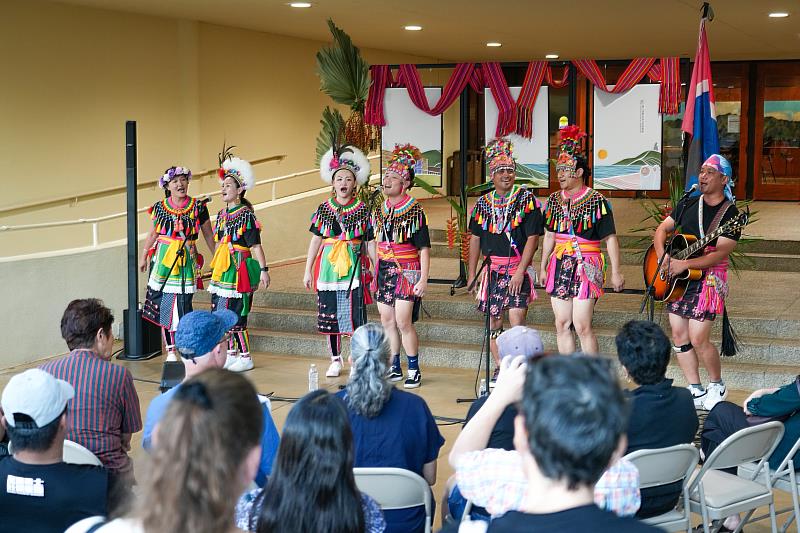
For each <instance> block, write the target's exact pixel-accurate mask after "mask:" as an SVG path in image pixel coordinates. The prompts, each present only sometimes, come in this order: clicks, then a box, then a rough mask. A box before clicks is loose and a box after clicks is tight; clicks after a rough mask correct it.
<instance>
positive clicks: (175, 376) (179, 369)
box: [158, 361, 186, 393]
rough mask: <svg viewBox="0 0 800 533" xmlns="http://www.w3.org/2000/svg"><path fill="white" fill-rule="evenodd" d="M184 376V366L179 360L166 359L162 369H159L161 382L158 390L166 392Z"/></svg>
mask: <svg viewBox="0 0 800 533" xmlns="http://www.w3.org/2000/svg"><path fill="white" fill-rule="evenodd" d="M185 376H186V367H184V366H183V363H182V362H180V361H166V362H165V363H164V369H163V370H162V371H161V384H160V385H159V387H158V388H159V390H161V392H162V393H164V392H167V391H168V390H169V389H171V388H172V387H174V386H176V385H177V384H178V383H180V382H181V381H183V378H184V377H185Z"/></svg>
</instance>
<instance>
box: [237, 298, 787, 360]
mask: <svg viewBox="0 0 800 533" xmlns="http://www.w3.org/2000/svg"><path fill="white" fill-rule="evenodd" d="M367 318H368V320H370V321H375V322H378V321H379V320H380V318H379V316H378V313H377V311H376V309H375V308H374V307H372V308H371V309H369V310H368V317H367ZM248 321H249V325H250V326H251V327H254V328H261V329H269V330H271V331H273V332H284V333H311V332H315V331H316V327H317V316H316V311H315V310H298V309H286V308H280V309H278V308H269V307H254V308H253V309H252V311H251V313H250V316H249V319H248ZM527 323H528V325H529V326H530V327H533V328H536V329H537V330H538V331H539V333H540V334H541V336H542V342H543V343H544V346H545V348H546V349H548V350H553V351H555V350H556V346H557V343H556V333H555V327H554V325H553V321H552V319H550V320H549V321H547V322H537V321H535V320H533V319H531V317H529V318H528V321H527ZM416 326H417V334H418V335H419V339H420V344H421V345H422V347H423V351H426V350H427V347H428V346H430V345H432V344H435V343H437V342H441V341H446V342H448V343H449V344H452V343H453V342H455V343H458V344H464V345H469V346H473V347H478V348H479V347H480V346H481V345H482V343H483V335H484V323H483V321H482V320H481V319H480V315H479V314H477V313H474V314H473V315H472V317H471V318H470V319H463V318H459V319H455V318H447V319H445V318H439V319H436V318H427V317H424V318H422V319H421V320H420V321H419V322H417V324H416ZM618 329H619V327H618V326H617V327H598V326H595V334H596V335H597V341H598V346H599V349H600V351H601V352H602V353H606V354H610V355H615V354H616V352H617V350H616V345H615V343H614V337H615V335H616V333H617V331H618ZM451 340H452V341H451ZM713 340H715V341H716V343H717V344H719V339H718V338H714V339H713ZM739 341H740V342H739V353H738V354H737V355H736V357H735V360H736V361H737V362H747V363H753V364H766V365H786V364H791V363H792V362H796V361H800V346H798V345H797V342H796V341H795V340H793V339H764V338H760V337H747V336H742V335H740V336H739Z"/></svg>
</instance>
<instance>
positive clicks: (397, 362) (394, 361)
mask: <svg viewBox="0 0 800 533" xmlns="http://www.w3.org/2000/svg"><path fill="white" fill-rule="evenodd" d="M392 368H393V369H396V370H399V369H400V354H399V353H396V354H394V355H393V356H392Z"/></svg>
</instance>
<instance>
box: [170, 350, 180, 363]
mask: <svg viewBox="0 0 800 533" xmlns="http://www.w3.org/2000/svg"><path fill="white" fill-rule="evenodd" d="M177 360H178V356H177V355H175V348H167V362H168V363H173V362H175V361H177Z"/></svg>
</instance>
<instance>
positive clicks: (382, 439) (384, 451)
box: [339, 324, 444, 533]
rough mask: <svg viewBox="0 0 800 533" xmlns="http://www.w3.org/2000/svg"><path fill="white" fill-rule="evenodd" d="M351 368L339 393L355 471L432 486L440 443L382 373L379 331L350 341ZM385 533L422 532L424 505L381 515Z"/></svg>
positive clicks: (432, 423) (427, 417)
mask: <svg viewBox="0 0 800 533" xmlns="http://www.w3.org/2000/svg"><path fill="white" fill-rule="evenodd" d="M350 353H351V357H352V360H353V368H352V371H351V373H350V379H349V380H348V382H347V388H346V389H345V390H343V391H341V392H340V393H339V396H341V397H342V398H343V399H344V402H345V404H346V406H347V412H348V415H349V418H350V426H351V427H352V431H353V439H354V441H355V466H357V467H395V468H404V469H406V470H410V471H411V472H414V473H415V474H418V475H420V476H422V477H423V478H424V479H425V481H427V482H428V484H429V485H434V484H435V483H436V460H437V458H438V457H439V449H440V448H441V447H442V445H443V444H444V438H443V437H442V435H441V433H439V428H438V427H437V426H436V420H434V418H433V415H432V414H431V411H430V409H429V408H428V405H427V404H426V403H425V400H423V399H422V398H421V397H419V396H417V395H415V394H411V393H410V392H406V391H403V390H398V389H395V388H394V387H393V386H392V383H391V382H390V381H389V378H388V376H387V374H386V367H387V362H388V361H389V343H388V342H387V341H386V336H385V334H384V331H383V328H382V327H381V326H380V325H378V324H366V325H364V326H361V327H360V328H358V329H357V330H356V331H355V333H353V338H352V339H351V341H350ZM385 517H386V531H388V532H392V533H415V532H421V531H424V529H425V508H424V506H420V507H413V508H411V509H398V510H389V511H386V512H385Z"/></svg>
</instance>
